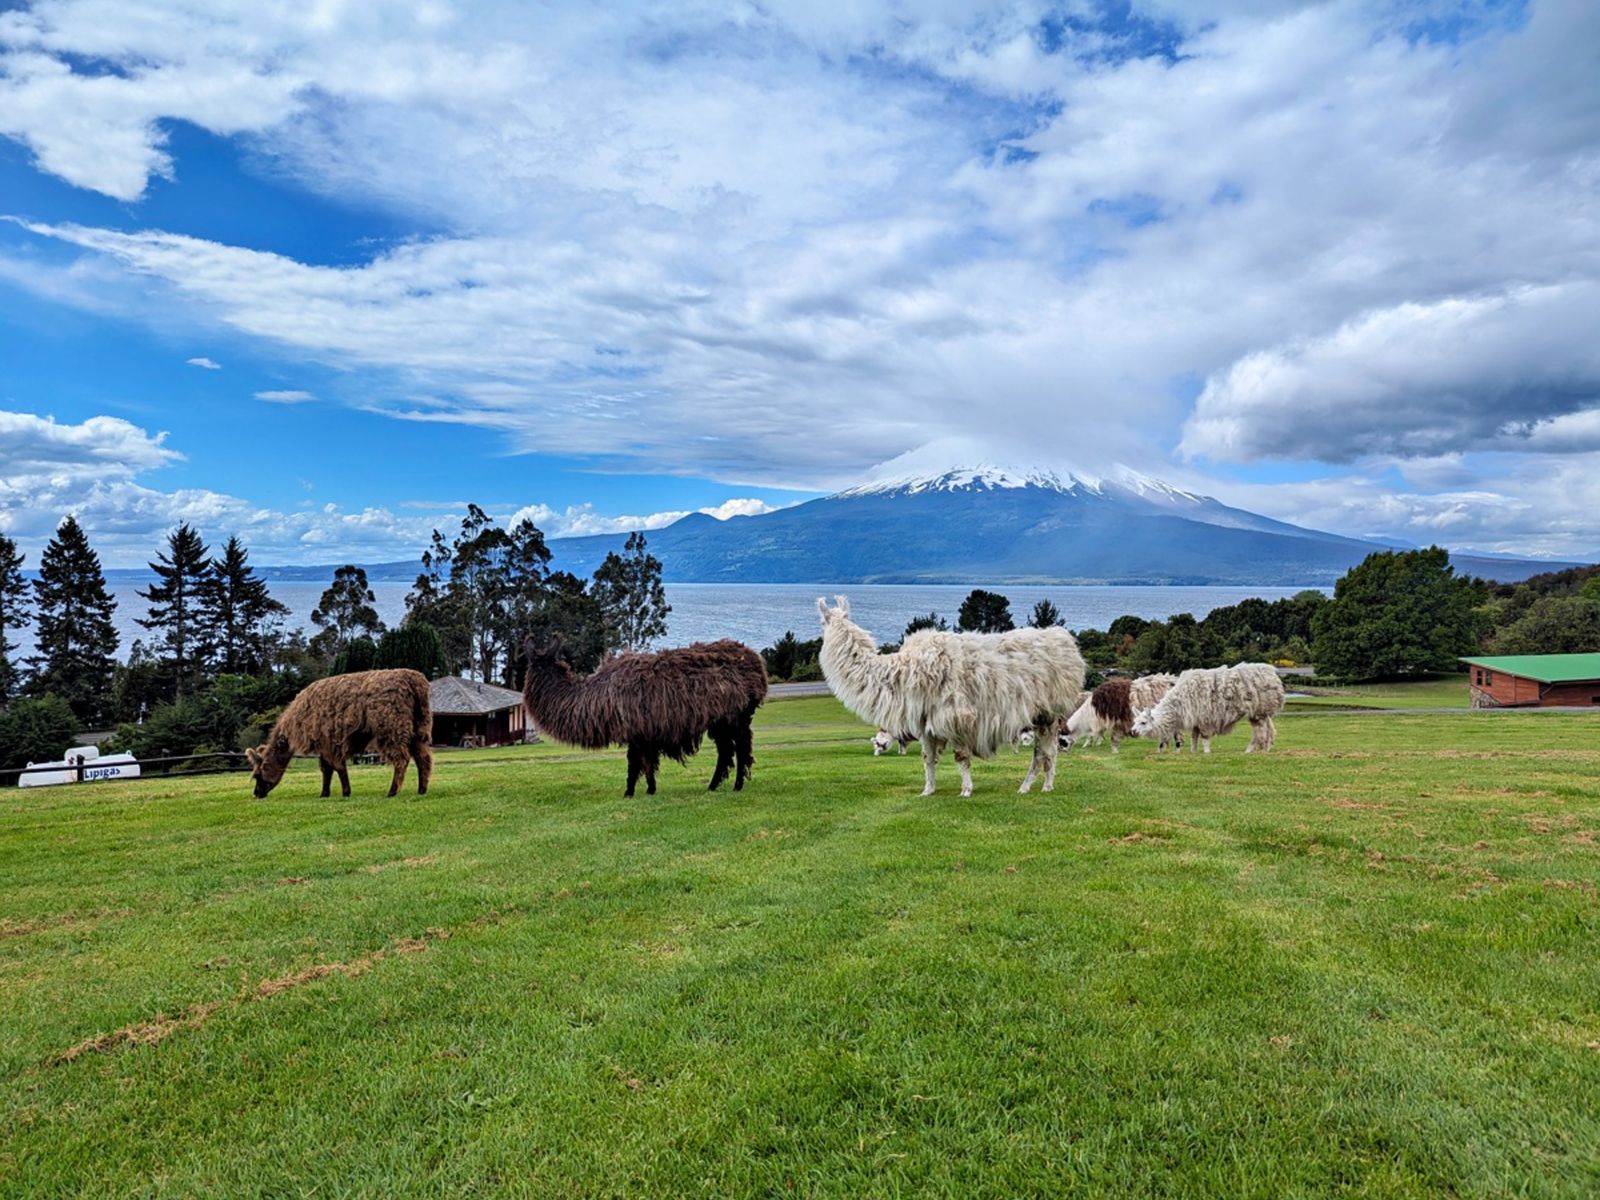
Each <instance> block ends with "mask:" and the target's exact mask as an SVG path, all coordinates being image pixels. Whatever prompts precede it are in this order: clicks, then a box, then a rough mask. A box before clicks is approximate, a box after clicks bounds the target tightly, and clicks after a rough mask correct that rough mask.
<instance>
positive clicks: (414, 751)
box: [411, 737, 433, 796]
mask: <svg viewBox="0 0 1600 1200" xmlns="http://www.w3.org/2000/svg"><path fill="white" fill-rule="evenodd" d="M411 757H412V758H414V759H416V760H417V795H419V796H426V795H427V794H428V780H429V779H431V778H432V777H433V747H432V746H430V745H428V739H427V738H425V737H414V738H412V739H411Z"/></svg>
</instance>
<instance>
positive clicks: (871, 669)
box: [817, 596, 1083, 796]
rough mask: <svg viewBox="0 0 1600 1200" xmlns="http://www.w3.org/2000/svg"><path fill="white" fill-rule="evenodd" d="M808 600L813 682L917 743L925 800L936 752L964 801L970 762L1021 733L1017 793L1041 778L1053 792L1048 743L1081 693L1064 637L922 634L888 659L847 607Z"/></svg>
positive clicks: (1053, 632)
mask: <svg viewBox="0 0 1600 1200" xmlns="http://www.w3.org/2000/svg"><path fill="white" fill-rule="evenodd" d="M835 599H836V601H837V607H835V608H829V607H828V603H827V601H826V600H822V599H819V600H818V601H817V612H818V613H820V614H821V616H822V655H821V663H822V676H823V678H824V679H826V680H827V681H828V686H829V687H830V688H832V689H833V694H834V695H835V696H837V697H839V699H840V700H841V701H842V702H843V703H844V706H845V707H846V708H848V709H849V710H850V711H851V712H853V713H855V714H856V715H857V716H858V717H860V718H861V719H862V720H865V721H870V722H872V723H873V724H875V725H877V726H878V727H879V728H880V729H899V730H905V731H907V732H909V733H911V734H913V735H915V736H916V737H917V738H918V740H920V741H921V743H922V768H923V773H924V776H925V778H926V784H927V786H926V787H925V788H924V789H923V793H922V794H923V795H924V796H929V795H932V794H933V773H934V766H935V765H936V764H937V763H938V761H939V756H940V754H942V753H943V752H944V748H945V746H946V745H948V746H950V747H951V748H952V749H953V750H954V751H955V759H956V766H957V767H959V768H960V770H961V794H962V795H963V796H970V795H972V760H973V758H975V757H976V758H989V757H991V756H992V755H993V754H994V752H995V750H996V749H998V748H999V747H1001V746H1004V745H1009V744H1010V743H1011V741H1012V739H1013V738H1014V737H1016V734H1017V730H1019V729H1021V728H1023V727H1024V726H1027V727H1030V728H1032V729H1033V731H1034V740H1033V761H1032V763H1031V765H1030V766H1029V768H1028V775H1027V778H1026V779H1024V780H1023V781H1022V787H1021V789H1020V790H1021V791H1023V792H1027V791H1029V790H1030V789H1031V788H1032V787H1033V781H1034V779H1035V778H1036V777H1037V776H1038V775H1039V773H1040V772H1041V771H1043V773H1044V790H1045V791H1047V792H1048V791H1050V790H1051V788H1052V787H1054V786H1055V770H1056V739H1055V738H1054V737H1053V736H1050V735H1051V734H1052V733H1053V732H1054V731H1055V728H1056V725H1057V724H1058V723H1059V722H1060V720H1061V718H1062V717H1064V716H1066V715H1067V713H1068V712H1069V711H1070V705H1071V704H1072V702H1073V700H1074V699H1075V698H1076V697H1077V695H1078V692H1079V691H1080V690H1081V689H1082V687H1083V658H1082V657H1081V656H1080V655H1079V654H1078V643H1077V641H1076V639H1074V638H1073V636H1072V635H1071V634H1070V633H1068V632H1067V631H1066V630H1065V629H1059V628H1057V629H1018V630H1013V631H1012V632H1011V633H943V632H940V631H937V630H932V629H925V630H922V631H921V632H919V633H914V634H912V635H911V636H910V637H908V638H907V639H906V640H905V642H904V643H903V644H902V645H901V647H900V649H899V650H897V651H895V653H893V654H879V653H878V645H877V643H876V642H875V641H873V639H872V635H871V634H869V633H868V632H867V631H866V630H865V629H862V628H861V627H860V626H859V625H856V624H854V623H853V622H852V621H851V620H850V603H849V601H847V600H846V599H845V598H844V597H843V596H838V597H835Z"/></svg>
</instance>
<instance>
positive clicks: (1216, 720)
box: [1133, 663, 1283, 754]
mask: <svg viewBox="0 0 1600 1200" xmlns="http://www.w3.org/2000/svg"><path fill="white" fill-rule="evenodd" d="M1282 711H1283V681H1282V680H1281V679H1279V678H1278V673H1277V672H1276V671H1274V670H1273V669H1272V668H1271V667H1270V666H1268V665H1267V664H1266V663H1240V664H1239V665H1238V666H1235V667H1210V668H1195V669H1193V670H1189V671H1185V672H1184V673H1183V674H1182V675H1179V676H1178V682H1177V683H1175V684H1173V685H1172V690H1171V691H1170V692H1168V693H1167V694H1166V695H1165V696H1163V697H1162V698H1161V701H1160V703H1158V704H1157V705H1156V706H1155V707H1154V708H1152V709H1148V710H1147V711H1145V712H1141V713H1140V714H1139V715H1138V716H1137V717H1135V718H1134V722H1133V732H1134V734H1135V735H1136V736H1138V737H1151V736H1155V737H1160V738H1170V737H1176V736H1177V735H1178V734H1180V733H1185V732H1187V733H1188V734H1189V735H1190V736H1191V737H1192V738H1193V739H1194V740H1193V741H1191V742H1190V743H1189V749H1190V751H1191V752H1193V751H1194V750H1195V748H1196V743H1198V744H1199V747H1200V748H1201V749H1203V750H1204V751H1205V752H1206V753H1207V754H1210V753H1211V739H1212V738H1214V737H1220V736H1222V735H1224V734H1227V733H1231V732H1232V731H1233V727H1234V726H1235V725H1237V724H1238V723H1239V722H1240V721H1249V722H1250V745H1249V746H1247V747H1246V748H1245V753H1246V754H1249V753H1252V752H1253V751H1256V750H1262V751H1266V750H1271V749H1272V743H1273V741H1274V740H1275V739H1276V737H1277V728H1276V727H1275V726H1274V724H1273V721H1272V719H1273V717H1275V716H1277V715H1278V714H1279V713H1280V712H1282Z"/></svg>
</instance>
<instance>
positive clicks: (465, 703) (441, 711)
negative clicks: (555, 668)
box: [428, 675, 530, 746]
mask: <svg viewBox="0 0 1600 1200" xmlns="http://www.w3.org/2000/svg"><path fill="white" fill-rule="evenodd" d="M428 702H429V704H430V705H431V706H432V708H433V744H434V745H435V746H505V745H511V744H515V743H518V742H523V741H526V740H527V736H528V730H529V728H530V725H529V723H528V709H527V706H526V705H525V704H524V703H523V700H522V693H521V692H513V691H512V690H511V689H510V688H503V687H496V686H495V685H494V684H492V683H479V682H478V681H477V680H475V679H462V678H461V677H460V676H459V675H446V676H445V677H444V678H442V679H435V680H434V681H433V682H432V683H430V684H429V685H428Z"/></svg>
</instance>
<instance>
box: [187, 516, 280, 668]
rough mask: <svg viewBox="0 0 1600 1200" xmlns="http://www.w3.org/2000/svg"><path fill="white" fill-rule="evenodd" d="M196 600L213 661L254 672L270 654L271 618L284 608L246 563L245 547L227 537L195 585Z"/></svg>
mask: <svg viewBox="0 0 1600 1200" xmlns="http://www.w3.org/2000/svg"><path fill="white" fill-rule="evenodd" d="M200 604H201V609H202V612H203V615H204V622H205V626H206V630H207V634H208V641H209V642H210V647H211V650H212V655H213V657H212V665H213V666H214V668H215V669H216V670H217V671H218V672H221V673H223V674H227V675H255V674H259V673H260V672H261V671H264V670H266V668H267V665H268V661H269V659H270V657H271V643H272V633H273V628H272V624H271V622H272V621H273V620H274V619H275V618H278V617H282V616H283V615H284V614H286V613H287V612H288V611H289V610H288V608H287V607H286V606H284V605H282V604H280V603H278V601H276V600H274V599H273V598H272V595H271V593H269V592H268V591H267V584H266V580H264V579H262V578H261V577H260V576H259V575H257V574H256V572H255V568H254V567H252V566H251V565H250V552H249V551H248V550H246V549H245V548H244V544H243V543H242V542H240V541H239V539H238V538H237V537H231V538H229V539H228V541H227V544H226V545H225V546H223V548H222V554H221V556H220V557H219V558H216V559H213V560H212V563H211V570H210V572H209V573H208V574H207V575H206V578H205V580H204V581H203V583H202V585H201V589H200Z"/></svg>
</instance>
